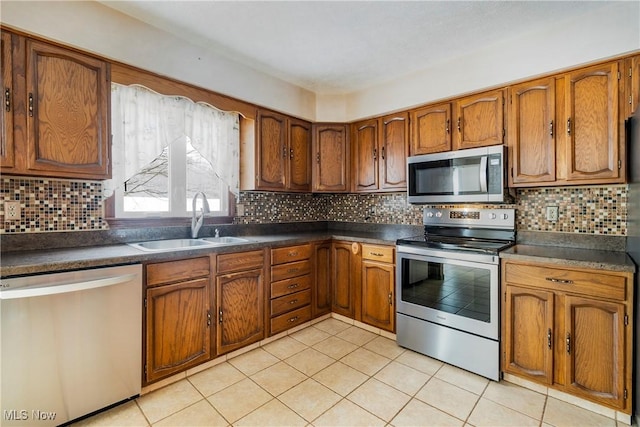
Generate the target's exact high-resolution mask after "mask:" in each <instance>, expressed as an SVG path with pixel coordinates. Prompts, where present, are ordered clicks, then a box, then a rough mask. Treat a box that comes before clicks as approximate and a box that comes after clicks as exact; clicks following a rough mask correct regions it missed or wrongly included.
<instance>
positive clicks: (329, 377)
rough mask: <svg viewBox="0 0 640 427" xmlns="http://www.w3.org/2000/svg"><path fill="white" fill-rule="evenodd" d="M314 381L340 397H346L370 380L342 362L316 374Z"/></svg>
mask: <svg viewBox="0 0 640 427" xmlns="http://www.w3.org/2000/svg"><path fill="white" fill-rule="evenodd" d="M313 379H314V380H316V381H318V382H319V383H321V384H323V385H325V386H327V387H329V388H330V389H331V390H333V391H335V392H336V393H338V394H339V395H341V396H346V395H347V394H349V393H351V392H352V391H353V390H355V389H356V388H358V387H359V386H360V385H361V384H362V383H364V382H365V381H366V380H368V379H369V376H368V375H365V374H363V373H362V372H360V371H357V370H355V369H353V368H352V367H350V366H347V365H345V364H344V363H342V362H336V363H334V364H332V365H330V366H328V367H327V368H325V369H323V370H322V371H320V372H318V373H317V374H315V375H314V376H313Z"/></svg>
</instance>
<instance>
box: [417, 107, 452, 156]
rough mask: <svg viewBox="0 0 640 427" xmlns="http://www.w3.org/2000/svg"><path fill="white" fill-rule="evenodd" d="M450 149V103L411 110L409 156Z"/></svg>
mask: <svg viewBox="0 0 640 427" xmlns="http://www.w3.org/2000/svg"><path fill="white" fill-rule="evenodd" d="M450 150H451V103H450V102H447V103H444V104H437V105H430V106H427V107H423V108H417V109H415V110H412V111H411V147H410V150H409V153H410V155H411V156H418V155H421V154H431V153H440V152H443V151H450Z"/></svg>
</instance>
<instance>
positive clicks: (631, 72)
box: [629, 67, 633, 77]
mask: <svg viewBox="0 0 640 427" xmlns="http://www.w3.org/2000/svg"><path fill="white" fill-rule="evenodd" d="M629 77H633V68H632V67H629Z"/></svg>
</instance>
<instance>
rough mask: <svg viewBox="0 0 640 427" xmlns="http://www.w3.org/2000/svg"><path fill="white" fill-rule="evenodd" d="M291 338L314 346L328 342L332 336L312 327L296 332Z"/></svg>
mask: <svg viewBox="0 0 640 427" xmlns="http://www.w3.org/2000/svg"><path fill="white" fill-rule="evenodd" d="M289 336H290V337H291V338H295V339H297V340H298V341H300V342H301V343H303V344H306V345H308V346H312V345H314V344H318V343H319V342H320V341H322V340H326V339H327V338H329V337H330V336H331V334H328V333H326V332H324V331H321V330H320V329H318V328H314V327H310V328H305V329H303V330H301V331H298V332H295V333H293V334H291V335H289Z"/></svg>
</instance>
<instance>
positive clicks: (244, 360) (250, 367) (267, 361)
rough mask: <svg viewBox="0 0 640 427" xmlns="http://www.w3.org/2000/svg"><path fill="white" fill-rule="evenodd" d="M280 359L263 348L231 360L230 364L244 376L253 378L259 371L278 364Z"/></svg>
mask: <svg viewBox="0 0 640 427" xmlns="http://www.w3.org/2000/svg"><path fill="white" fill-rule="evenodd" d="M279 361H280V359H278V358H277V357H275V356H274V355H272V354H271V353H268V352H266V351H265V350H263V349H261V348H257V349H255V350H251V351H250V352H248V353H245V354H243V355H241V356H238V357H234V358H233V359H229V363H230V364H232V365H233V366H234V367H235V368H237V369H238V370H240V371H241V372H242V373H243V374H245V375H247V376H251V375H253V374H255V373H256V372H258V371H261V370H263V369H264V368H267V367H269V366H271V365H275V364H276V363H278V362H279Z"/></svg>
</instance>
